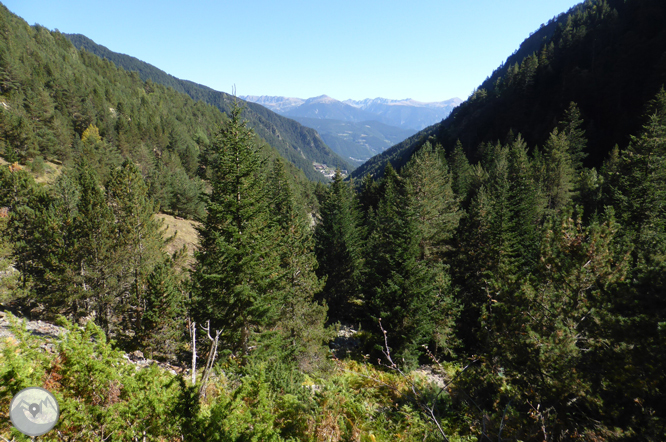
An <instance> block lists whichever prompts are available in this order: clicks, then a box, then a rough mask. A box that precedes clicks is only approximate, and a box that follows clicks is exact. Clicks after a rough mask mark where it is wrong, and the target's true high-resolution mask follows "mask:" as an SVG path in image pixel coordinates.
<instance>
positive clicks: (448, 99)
mask: <svg viewBox="0 0 666 442" xmlns="http://www.w3.org/2000/svg"><path fill="white" fill-rule="evenodd" d="M264 97H266V98H291V99H297V100H303V101H307V100H311V99H313V98H330V99H332V100H335V101H339V102H341V103H344V102H346V101H365V100H371V101H372V100H390V101H415V102H417V103H424V104H431V103H445V102H448V101H455V100H458V101H460V102H461V103H462V102H463V101H465V100H464V99H462V98H460V97H452V98H447V99H445V100H438V101H421V100H416V99H413V98H386V97H375V98H369V97H367V98H361V99H354V98H347V99H345V100H339V99H337V98H333V97H331V96H330V95H328V94H321V95H315V96H312V97H308V98H301V97H294V96H287V95H267V94H262V95H256V94H246V95H238V98H240V99H243V100H244V99H245V98H264Z"/></svg>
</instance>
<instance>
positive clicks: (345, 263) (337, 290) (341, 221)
mask: <svg viewBox="0 0 666 442" xmlns="http://www.w3.org/2000/svg"><path fill="white" fill-rule="evenodd" d="M320 215H321V221H320V222H319V223H318V224H317V226H316V228H315V253H316V256H317V262H318V263H319V268H318V270H317V275H318V276H319V278H321V279H324V278H325V279H326V285H325V286H324V289H323V290H322V292H321V294H320V299H322V300H323V301H324V302H325V303H326V304H327V306H328V312H329V317H330V319H331V320H340V319H353V316H354V315H356V314H357V312H355V310H356V308H355V307H354V305H357V304H358V303H360V302H363V298H362V295H361V283H362V268H363V257H362V247H363V244H362V238H363V235H362V232H361V216H360V213H359V209H358V203H357V201H356V197H355V195H354V192H353V190H352V189H351V187H350V186H349V185H348V184H347V183H345V182H343V181H342V175H341V174H340V171H336V173H335V175H334V176H333V182H332V183H331V185H330V187H329V189H328V191H327V193H326V195H325V198H324V201H323V202H322V203H321V213H320Z"/></svg>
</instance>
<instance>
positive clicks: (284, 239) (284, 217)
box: [268, 159, 329, 368]
mask: <svg viewBox="0 0 666 442" xmlns="http://www.w3.org/2000/svg"><path fill="white" fill-rule="evenodd" d="M268 187H269V189H270V196H271V197H270V201H271V205H270V213H271V219H272V221H273V223H274V224H275V227H276V229H277V232H278V238H279V241H280V242H279V250H278V255H279V260H280V261H279V268H280V271H281V282H280V285H279V291H280V299H281V300H280V313H279V318H278V322H277V328H278V329H279V330H280V333H281V338H282V340H283V342H284V344H285V347H286V348H285V349H283V350H286V351H285V352H286V353H287V354H285V356H286V357H287V358H288V359H292V360H295V361H296V362H298V364H299V365H300V366H301V367H302V368H313V367H316V366H319V365H321V363H322V362H323V360H324V359H325V358H324V355H323V354H322V351H321V350H322V343H323V342H324V341H326V340H327V339H328V338H329V336H328V333H327V332H326V330H325V328H324V323H325V322H326V308H325V307H324V306H322V305H320V304H318V303H317V302H316V301H315V295H316V294H317V293H319V292H320V291H321V289H322V288H323V285H324V284H323V281H321V280H320V279H319V278H318V277H317V275H316V273H315V271H316V269H317V260H316V257H315V255H314V238H313V232H312V229H311V227H310V222H309V219H310V217H309V214H307V213H305V211H304V210H303V209H302V208H299V207H298V206H297V205H296V203H295V201H294V197H293V191H292V189H291V186H290V184H289V181H288V179H287V174H286V170H285V166H284V163H283V162H282V160H280V159H276V160H275V161H274V163H273V168H272V171H271V174H270V176H269V178H268Z"/></svg>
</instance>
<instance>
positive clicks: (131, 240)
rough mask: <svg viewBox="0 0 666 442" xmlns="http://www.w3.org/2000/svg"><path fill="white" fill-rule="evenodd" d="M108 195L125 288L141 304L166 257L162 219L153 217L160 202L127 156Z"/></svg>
mask: <svg viewBox="0 0 666 442" xmlns="http://www.w3.org/2000/svg"><path fill="white" fill-rule="evenodd" d="M106 196H107V200H108V204H109V206H110V207H111V209H112V211H113V215H114V221H115V223H114V228H115V230H116V232H115V235H116V238H117V240H116V242H115V245H114V248H115V252H114V253H115V258H114V259H116V260H118V261H119V262H121V263H122V264H123V269H122V274H121V275H119V276H118V279H120V280H121V281H119V282H121V284H122V288H121V290H122V291H123V292H126V293H128V295H129V298H130V299H129V304H130V305H132V306H134V307H135V308H139V307H140V306H142V305H143V299H142V298H143V294H144V292H145V290H146V287H145V286H146V277H147V276H148V274H149V273H150V272H151V270H152V268H153V267H154V266H155V264H156V263H158V262H161V261H163V259H164V258H163V257H162V248H163V246H164V240H163V238H162V234H161V232H160V223H159V222H158V221H157V220H156V219H155V218H154V217H153V215H154V214H155V212H156V204H155V202H154V201H153V200H152V198H150V197H149V195H148V186H147V185H146V183H145V181H144V179H143V177H142V176H141V173H140V172H139V169H138V167H137V166H136V165H135V164H134V163H133V162H132V161H131V160H125V162H124V163H123V165H122V166H121V167H120V168H119V169H116V170H114V171H112V172H111V176H110V179H109V182H108V184H107V188H106ZM135 314H139V313H138V312H135Z"/></svg>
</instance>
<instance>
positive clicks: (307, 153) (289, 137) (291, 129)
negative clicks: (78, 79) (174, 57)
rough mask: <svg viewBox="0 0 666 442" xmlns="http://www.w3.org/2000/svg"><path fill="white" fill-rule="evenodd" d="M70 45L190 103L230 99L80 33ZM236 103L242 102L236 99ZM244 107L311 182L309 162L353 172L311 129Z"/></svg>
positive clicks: (218, 103)
mask: <svg viewBox="0 0 666 442" xmlns="http://www.w3.org/2000/svg"><path fill="white" fill-rule="evenodd" d="M65 37H67V38H68V39H69V40H70V41H71V42H72V44H74V46H76V47H77V48H79V49H84V50H86V51H88V52H90V53H93V54H95V55H97V56H99V57H102V58H105V59H107V60H110V61H111V62H113V63H114V64H115V65H116V66H118V67H120V68H123V69H125V70H127V71H133V72H137V73H138V74H139V77H140V78H141V79H142V80H144V81H146V80H151V81H153V82H155V83H158V84H162V85H164V86H167V87H171V88H173V89H175V90H176V91H178V92H182V93H185V94H187V95H189V96H190V97H192V98H193V99H194V100H197V101H199V100H201V101H204V102H205V103H208V104H212V105H213V106H215V107H217V108H218V109H219V110H220V111H222V112H225V113H227V114H228V113H229V112H230V110H231V107H232V104H233V100H234V97H232V96H231V95H229V94H227V93H224V92H219V91H216V90H213V89H211V88H209V87H207V86H204V85H201V84H197V83H194V82H191V81H187V80H180V79H178V78H176V77H174V76H172V75H169V74H167V73H166V72H164V71H162V70H160V69H158V68H156V67H155V66H153V65H151V64H148V63H146V62H143V61H141V60H139V59H137V58H135V57H131V56H129V55H125V54H119V53H116V52H113V51H111V50H109V49H108V48H106V47H104V46H102V45H98V44H97V43H95V42H94V41H92V40H91V39H89V38H88V37H86V36H84V35H80V34H65ZM239 101H242V100H240V99H239ZM242 102H243V104H244V106H245V107H246V111H245V113H244V118H245V119H247V121H248V123H249V124H250V127H252V129H254V131H255V132H256V133H257V135H259V136H260V137H261V138H262V139H264V140H265V141H266V142H267V143H268V144H270V145H271V146H273V147H274V148H275V149H276V150H277V151H278V152H279V153H280V155H282V157H283V158H285V159H286V160H288V161H290V162H291V163H293V164H294V165H296V166H297V167H298V168H299V169H301V170H303V171H304V172H305V175H306V176H307V177H308V178H309V179H311V180H315V181H321V180H323V179H324V178H323V175H322V174H321V173H319V172H316V171H315V170H314V169H313V167H312V162H313V161H316V162H318V163H324V164H327V165H329V166H331V167H333V168H336V167H337V168H340V169H353V168H354V166H353V165H351V164H349V163H348V162H346V161H345V160H344V159H342V158H341V157H340V156H339V155H338V154H336V153H335V152H333V151H332V150H331V149H330V148H329V147H328V146H327V145H326V144H325V143H324V141H323V140H322V139H321V138H320V137H319V134H317V132H316V131H315V130H313V129H310V128H308V127H304V126H302V125H300V124H299V123H298V122H296V121H294V120H291V119H289V118H286V117H283V116H281V115H278V114H276V113H275V112H273V111H271V110H269V109H267V108H265V107H263V106H261V105H259V104H256V103H252V102H249V101H247V102H246V101H242Z"/></svg>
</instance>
